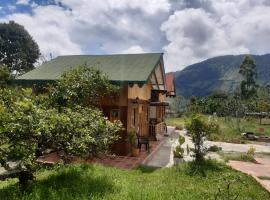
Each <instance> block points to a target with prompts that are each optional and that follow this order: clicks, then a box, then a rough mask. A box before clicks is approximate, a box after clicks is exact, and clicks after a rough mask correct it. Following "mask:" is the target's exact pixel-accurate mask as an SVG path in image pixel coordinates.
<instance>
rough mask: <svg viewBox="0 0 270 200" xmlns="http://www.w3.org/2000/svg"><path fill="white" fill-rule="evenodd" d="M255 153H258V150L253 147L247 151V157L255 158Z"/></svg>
mask: <svg viewBox="0 0 270 200" xmlns="http://www.w3.org/2000/svg"><path fill="white" fill-rule="evenodd" d="M255 151H256V148H255V147H253V146H251V147H250V148H249V149H248V151H247V155H249V156H252V157H254V156H255Z"/></svg>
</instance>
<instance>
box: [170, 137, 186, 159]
mask: <svg viewBox="0 0 270 200" xmlns="http://www.w3.org/2000/svg"><path fill="white" fill-rule="evenodd" d="M185 140H186V139H185V137H184V136H181V135H179V138H178V142H179V145H177V146H176V147H175V150H174V151H173V155H174V157H175V158H183V157H184V152H185V150H184V149H183V148H182V147H181V146H182V145H183V144H184V143H185Z"/></svg>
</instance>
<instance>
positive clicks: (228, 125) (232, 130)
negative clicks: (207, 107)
mask: <svg viewBox="0 0 270 200" xmlns="http://www.w3.org/2000/svg"><path fill="white" fill-rule="evenodd" d="M205 118H206V119H207V118H208V116H205ZM166 123H167V125H171V126H179V125H183V124H185V118H167V119H166ZM217 123H218V124H219V125H220V129H221V133H220V134H213V135H212V136H211V137H210V139H211V140H215V141H226V142H241V141H242V140H243V139H242V138H241V135H240V133H241V132H245V131H251V132H254V133H255V134H257V135H259V134H264V135H268V136H270V125H260V124H259V119H254V118H253V119H252V118H251V119H241V120H240V123H238V122H237V119H235V118H230V119H225V118H224V117H218V118H217ZM238 124H239V126H238ZM260 128H263V129H264V133H260V132H259V129H260ZM239 129H240V131H239Z"/></svg>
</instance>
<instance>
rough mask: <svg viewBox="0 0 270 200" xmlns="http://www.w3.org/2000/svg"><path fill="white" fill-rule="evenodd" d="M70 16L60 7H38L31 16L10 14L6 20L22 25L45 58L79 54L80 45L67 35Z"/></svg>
mask: <svg viewBox="0 0 270 200" xmlns="http://www.w3.org/2000/svg"><path fill="white" fill-rule="evenodd" d="M70 16H71V13H70V12H68V11H64V10H63V9H62V8H60V7H57V6H45V7H43V6H40V7H37V8H36V9H35V10H34V13H33V15H28V14H12V15H10V16H8V18H7V20H14V21H16V22H17V23H19V24H23V25H24V27H25V28H26V29H27V30H28V31H29V32H30V34H31V35H32V36H33V38H34V39H35V40H36V41H37V43H38V45H39V47H40V50H41V52H42V54H43V55H44V56H45V57H48V56H49V55H50V54H52V55H53V56H58V55H63V54H81V53H82V49H81V47H80V45H79V44H76V43H74V42H72V40H71V37H70V35H69V24H70V22H69V20H71V18H70ZM61 19H62V20H61Z"/></svg>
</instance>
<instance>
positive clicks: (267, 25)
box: [0, 0, 270, 71]
mask: <svg viewBox="0 0 270 200" xmlns="http://www.w3.org/2000/svg"><path fill="white" fill-rule="evenodd" d="M9 20H14V21H16V22H17V23H20V24H22V25H24V26H25V28H26V29H27V30H28V31H29V33H30V34H31V35H32V36H33V38H34V39H35V40H36V42H37V43H38V45H39V47H40V50H41V52H42V54H43V56H45V57H48V56H49V55H50V53H51V54H52V55H53V57H56V56H58V55H67V54H112V53H113V54H115V53H142V52H164V59H165V67H166V71H176V70H180V69H183V68H184V67H185V66H187V65H190V64H192V63H196V62H198V61H202V60H205V59H207V58H210V57H213V56H218V55H225V54H243V53H245V54H246V53H253V54H265V53H269V52H270V0H0V21H1V22H7V21H9Z"/></svg>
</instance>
